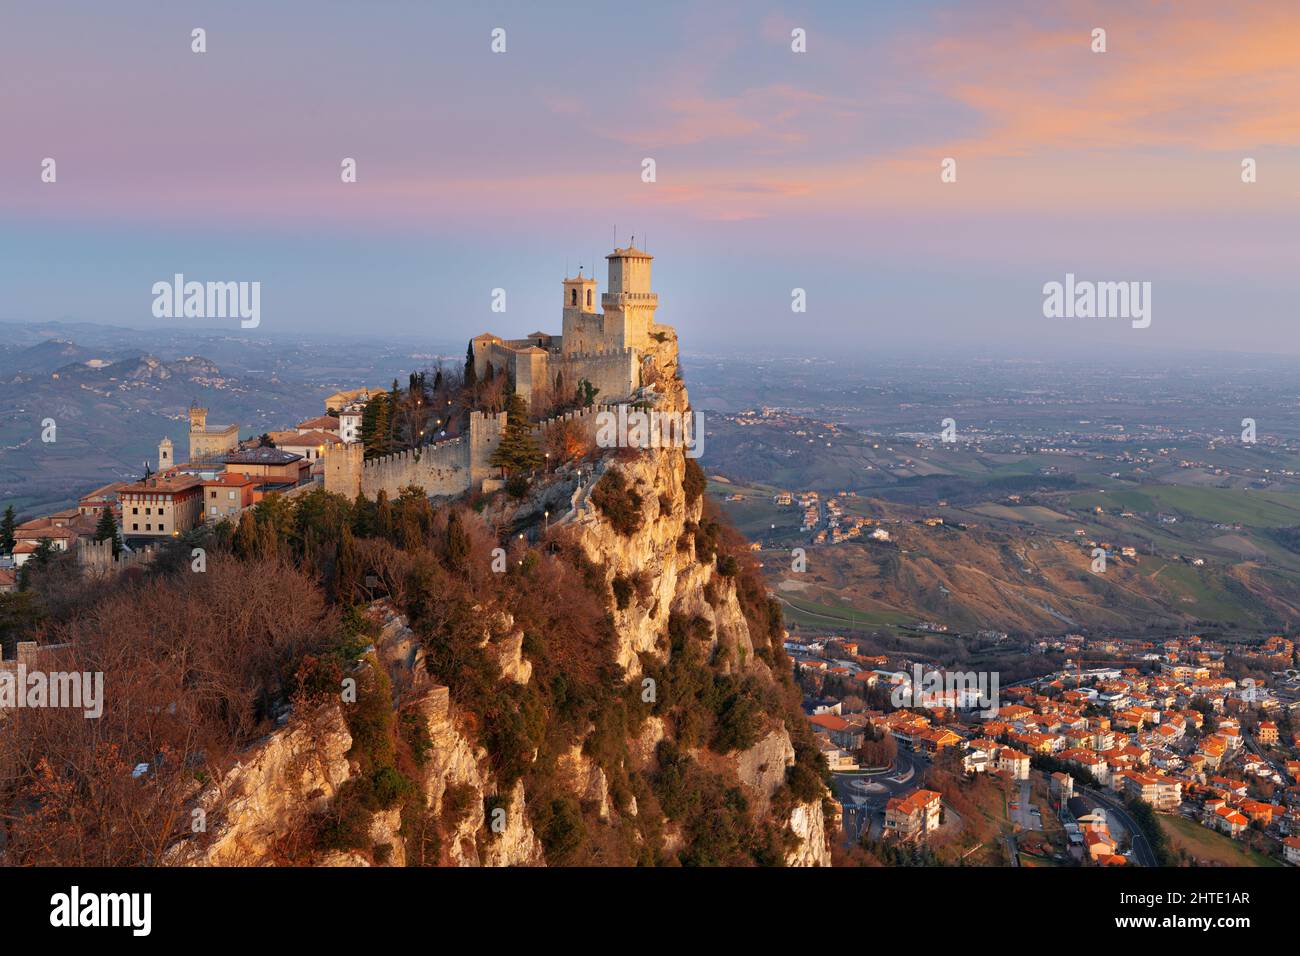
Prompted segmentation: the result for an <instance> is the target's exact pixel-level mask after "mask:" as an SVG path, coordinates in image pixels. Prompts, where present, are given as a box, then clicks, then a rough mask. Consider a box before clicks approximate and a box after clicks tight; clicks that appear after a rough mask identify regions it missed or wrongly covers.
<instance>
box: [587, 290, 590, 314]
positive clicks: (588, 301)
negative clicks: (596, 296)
mask: <svg viewBox="0 0 1300 956" xmlns="http://www.w3.org/2000/svg"><path fill="white" fill-rule="evenodd" d="M587 308H589V309H590V308H591V290H590V289H588V290H587Z"/></svg>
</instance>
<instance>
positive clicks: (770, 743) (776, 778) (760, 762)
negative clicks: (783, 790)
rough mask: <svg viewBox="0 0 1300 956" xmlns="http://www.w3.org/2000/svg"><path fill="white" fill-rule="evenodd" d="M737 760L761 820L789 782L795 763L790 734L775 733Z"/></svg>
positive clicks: (743, 781)
mask: <svg viewBox="0 0 1300 956" xmlns="http://www.w3.org/2000/svg"><path fill="white" fill-rule="evenodd" d="M735 759H736V776H737V777H739V778H740V782H741V783H742V784H744V786H745V788H746V790H748V791H749V796H750V800H751V801H752V802H753V804H754V812H755V813H756V814H758V815H760V816H761V815H764V814H766V813H767V811H768V807H769V806H771V803H772V794H773V793H775V792H776V788H777V787H779V786H780V785H781V784H782V783H784V782H785V768H786V767H789V766H791V765H792V764H793V763H794V746H793V745H792V744H791V743H790V734H789V733H787V732H786V729H785V728H784V727H782V728H781V729H779V730H774V731H772V732H771V733H770V734H768V735H767V736H766V737H764V738H763V739H762V740H760V741H759V742H758V743H756V744H754V746H752V747H750V748H749V749H748V750H745V751H741V752H740V753H739V754H737V755H736V758H735Z"/></svg>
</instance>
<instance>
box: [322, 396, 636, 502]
mask: <svg viewBox="0 0 1300 956" xmlns="http://www.w3.org/2000/svg"><path fill="white" fill-rule="evenodd" d="M602 411H609V412H613V413H615V414H617V411H618V406H616V405H592V406H591V407H590V408H583V409H579V410H578V411H573V412H567V413H566V414H564V415H558V416H556V417H554V418H548V419H546V420H545V421H542V422H538V423H537V424H536V425H534V426H533V427H532V434H533V437H534V438H535V439H536V440H537V442H538V444H539V446H540V445H542V444H543V442H544V440H545V433H546V429H547V428H548V427H549V426H551V425H552V424H554V423H556V422H563V421H574V422H577V423H578V424H579V425H580V426H581V427H582V429H583V431H584V433H585V434H586V435H587V436H588V437H589V438H591V439H594V438H595V435H596V420H597V416H598V415H599V413H600V412H602ZM505 425H506V413H505V412H497V413H495V414H493V413H486V412H471V413H470V416H469V435H468V436H463V435H462V436H461V437H459V438H453V439H450V440H448V441H445V442H439V443H437V444H435V445H425V446H423V447H421V448H419V449H413V450H411V451H403V452H398V453H397V454H394V455H385V456H383V457H381V458H371V459H370V460H368V461H367V460H365V459H364V450H363V448H362V446H361V444H360V443H357V442H354V443H353V444H350V445H344V446H342V447H338V446H336V447H334V448H329V449H326V451H325V490H326V491H329V492H333V493H335V494H340V495H344V496H346V497H348V498H355V497H356V496H357V493H358V492H363V493H364V494H365V496H366V497H367V498H374V497H376V496H377V495H378V494H379V492H380V491H381V490H382V491H384V492H385V493H386V494H387V495H388V497H389V498H395V497H397V496H398V495H399V494H401V492H402V489H403V488H406V487H409V486H411V485H414V486H416V487H417V488H423V489H424V492H425V494H427V495H430V496H436V495H459V494H462V493H464V492H466V491H469V490H470V489H471V488H479V487H482V483H483V480H484V479H487V478H492V477H493V476H494V475H495V474H496V469H495V468H493V467H492V465H491V464H490V462H491V460H492V454H493V453H494V452H495V451H496V450H497V446H498V445H500V444H501V433H502V431H503V430H504V429H505Z"/></svg>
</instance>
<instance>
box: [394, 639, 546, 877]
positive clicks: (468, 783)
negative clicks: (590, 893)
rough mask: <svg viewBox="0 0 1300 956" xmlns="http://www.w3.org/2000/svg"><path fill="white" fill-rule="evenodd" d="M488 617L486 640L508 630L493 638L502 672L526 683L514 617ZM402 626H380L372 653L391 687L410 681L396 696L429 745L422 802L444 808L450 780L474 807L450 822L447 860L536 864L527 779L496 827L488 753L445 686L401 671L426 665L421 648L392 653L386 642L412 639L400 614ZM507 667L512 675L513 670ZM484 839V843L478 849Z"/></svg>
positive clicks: (528, 666) (399, 644) (398, 644)
mask: <svg viewBox="0 0 1300 956" xmlns="http://www.w3.org/2000/svg"><path fill="white" fill-rule="evenodd" d="M489 618H490V623H489V627H487V628H486V633H485V641H486V640H491V637H493V636H494V633H500V632H502V631H506V632H508V636H507V637H506V639H504V640H499V641H494V643H495V645H497V646H499V648H502V649H503V650H502V652H500V661H502V670H503V671H506V676H507V679H519V680H520V683H526V680H528V678H529V676H530V675H532V663H529V662H528V661H526V659H524V658H523V656H521V648H523V632H519V631H513V623H515V622H513V619H512V618H511V617H510V615H508V614H504V613H502V614H497V615H489ZM399 620H400V626H399V627H393V628H385V633H383V636H382V637H381V639H380V641H377V643H376V653H377V654H378V656H380V659H381V661H385V662H389V663H390V666H389V678H390V680H391V683H393V687H394V688H398V687H399V685H407V687H412V688H413V689H412V691H411V692H409V693H408V695H407V696H406V697H404V698H399V700H398V701H395V705H396V706H399V708H400V709H402V710H403V711H407V713H413V714H415V715H416V719H417V721H420V723H421V724H422V727H424V730H425V732H426V734H428V736H429V741H430V749H429V754H428V758H426V761H425V763H424V766H421V767H420V770H419V779H417V780H416V783H417V786H419V788H420V792H421V795H422V796H424V800H425V806H426V808H428V809H429V810H432V812H433V813H434V814H435V816H441V814H442V810H443V804H445V799H446V795H447V791H448V788H451V787H458V788H468V791H469V805H471V812H469V813H468V814H467V816H465V817H463V818H461V819H458V821H456V822H455V826H454V829H452V831H451V832H450V834H447V835H446V847H445V852H446V853H447V860H448V862H450V864H451V865H454V866H537V865H542V864H543V856H542V847H541V844H539V843H538V842H537V838H536V836H534V834H533V831H532V827H530V826H529V823H528V812H526V800H525V793H524V784H523V782H519V783H516V784H515V787H513V790H512V791H511V795H510V800H508V801H507V804H506V806H504V809H506V827H504V831H503V832H499V834H498V832H493V831H491V829H490V825H491V821H489V819H485V818H484V814H482V812H481V808H482V806H484V800H485V799H486V797H487V796H493V795H495V793H497V792H498V791H497V784H495V780H494V779H493V775H491V770H490V767H489V765H487V753H486V750H484V748H481V747H480V745H477V744H476V743H474V741H473V740H472V739H471V736H469V735H468V734H467V732H464V730H463V728H461V724H460V721H459V719H458V715H456V713H455V708H454V706H452V704H451V697H450V693H448V691H447V688H446V687H442V685H441V684H434V683H433V682H432V680H429V678H428V674H424V680H422V682H421V680H420V679H419V678H417V676H408V675H404V674H403V672H402V671H403V669H406V667H411V666H419V667H420V670H421V671H422V670H424V661H422V656H419V657H411V656H407V654H402V653H396V652H395V650H394V652H393V653H390V648H393V649H399V648H403V646H406V645H407V644H408V641H409V640H412V635H411V630H409V628H408V627H407V626H406V622H404V620H402V619H400V618H399ZM511 674H513V675H515V676H511ZM480 847H482V851H480Z"/></svg>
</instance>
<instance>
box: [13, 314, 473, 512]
mask: <svg viewBox="0 0 1300 956" xmlns="http://www.w3.org/2000/svg"><path fill="white" fill-rule="evenodd" d="M460 361H461V359H460V356H459V354H457V355H456V358H455V363H456V364H458V363H459V362H460ZM433 364H436V358H431V352H430V348H429V346H428V345H419V344H415V345H406V346H401V345H396V344H394V343H391V342H379V341H373V340H369V339H358V340H342V339H324V340H320V341H317V340H313V339H308V340H294V339H287V338H282V337H272V336H265V335H254V334H243V333H240V334H225V333H216V332H201V331H197V330H195V329H193V328H189V329H187V328H183V327H176V328H174V329H164V330H154V331H141V330H135V329H124V328H116V327H113V326H102V325H94V324H91V323H59V322H54V323H44V324H41V325H18V324H10V323H0V508H3V507H4V506H5V505H8V504H13V505H14V506H15V509H16V510H17V511H18V512H19V514H21V515H24V516H32V515H35V514H42V513H47V512H49V511H51V510H54V509H57V508H61V507H66V506H67V505H69V504H72V503H74V502H75V501H76V499H77V498H78V497H79V496H80V495H81V494H84V493H85V492H86V491H89V490H91V489H92V488H95V487H97V486H98V485H102V484H104V483H106V482H108V481H113V480H120V479H125V478H133V477H136V476H138V475H139V474H140V473H141V471H142V469H143V464H144V462H145V461H148V462H150V463H151V464H152V463H154V461H155V458H156V456H157V448H158V442H159V441H160V440H161V439H162V438H163V437H164V436H165V437H168V438H170V439H171V440H172V441H173V442H175V444H176V448H177V453H178V454H183V453H184V449H185V448H186V434H187V431H188V425H187V423H186V410H187V408H188V407H189V405H190V403H191V402H193V401H198V402H199V403H200V404H202V405H205V406H207V407H208V408H209V409H210V411H211V416H212V420H213V421H219V422H234V423H237V424H238V425H239V426H240V435H241V437H249V436H251V435H259V434H261V433H262V432H266V431H272V430H275V429H281V428H287V427H291V426H292V425H294V424H296V423H297V422H299V421H301V420H302V419H304V418H308V417H310V416H312V415H319V414H320V413H321V411H322V410H323V405H322V404H321V402H322V401H323V399H324V398H325V396H326V395H328V394H330V393H331V392H334V391H337V390H338V389H340V388H351V387H356V386H357V385H362V384H365V385H374V384H387V383H389V382H391V381H393V380H394V379H399V380H403V381H404V380H405V379H406V376H407V374H408V373H409V372H411V371H415V370H418V369H423V368H427V367H430V366H431V365H433ZM47 419H52V420H53V421H54V422H55V425H56V431H55V441H53V442H43V441H42V440H41V436H42V431H43V425H42V423H43V422H45V421H46V420H47Z"/></svg>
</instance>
